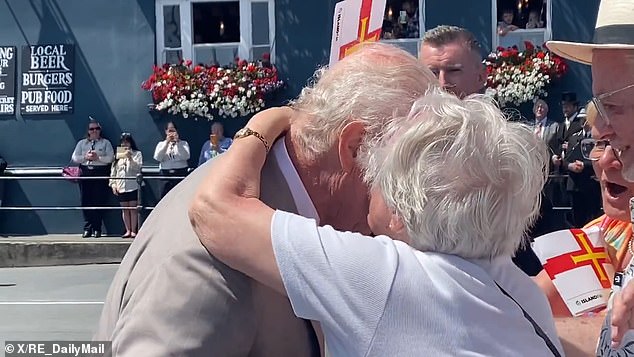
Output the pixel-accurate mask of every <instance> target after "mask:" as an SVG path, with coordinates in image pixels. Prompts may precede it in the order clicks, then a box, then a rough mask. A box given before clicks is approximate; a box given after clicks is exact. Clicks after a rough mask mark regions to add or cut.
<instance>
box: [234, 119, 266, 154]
mask: <svg viewBox="0 0 634 357" xmlns="http://www.w3.org/2000/svg"><path fill="white" fill-rule="evenodd" d="M248 136H255V137H256V138H258V139H260V141H261V142H262V144H264V149H266V153H267V154H268V153H269V151H270V150H271V147H270V146H269V142H268V141H266V139H265V138H264V136H262V134H260V133H258V132H257V131H255V130H251V129H250V128H248V127H246V126H245V127H244V128H242V129H240V130H238V132H237V133H236V135H235V136H234V137H233V139H234V140H237V139H242V138H246V137H248Z"/></svg>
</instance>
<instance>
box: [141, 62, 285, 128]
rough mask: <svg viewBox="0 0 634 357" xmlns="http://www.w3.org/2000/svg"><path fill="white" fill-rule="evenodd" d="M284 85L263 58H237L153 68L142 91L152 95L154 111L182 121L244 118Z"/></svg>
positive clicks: (275, 71)
mask: <svg viewBox="0 0 634 357" xmlns="http://www.w3.org/2000/svg"><path fill="white" fill-rule="evenodd" d="M283 86H284V82H283V81H282V80H280V79H279V78H278V73H277V69H276V68H275V66H273V65H272V64H271V63H270V62H269V61H268V57H267V56H266V55H265V56H263V60H262V61H258V62H257V63H253V62H247V61H245V60H240V59H238V58H236V61H235V63H234V65H232V66H226V67H221V66H216V65H212V66H202V65H196V66H192V61H190V60H188V61H181V63H179V64H164V65H163V66H154V69H153V71H152V74H151V75H150V77H149V78H148V79H147V80H146V81H145V82H143V84H142V86H141V87H142V88H143V89H144V90H147V91H150V92H151V93H152V99H153V102H154V103H153V104H152V105H151V109H152V110H155V111H158V112H163V113H168V114H172V115H181V116H182V117H183V118H193V119H198V118H206V119H208V120H212V119H214V117H216V116H219V117H223V118H236V117H244V116H247V115H250V114H254V113H256V112H258V111H260V110H262V109H263V108H265V105H266V102H265V101H266V99H267V97H268V96H269V95H270V94H272V93H274V92H276V91H277V90H279V89H280V88H282V87H283Z"/></svg>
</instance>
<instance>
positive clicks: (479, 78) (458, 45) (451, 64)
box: [420, 25, 486, 98]
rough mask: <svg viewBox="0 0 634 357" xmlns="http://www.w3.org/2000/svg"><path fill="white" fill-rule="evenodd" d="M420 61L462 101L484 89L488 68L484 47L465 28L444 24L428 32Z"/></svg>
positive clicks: (422, 44) (444, 86) (421, 50)
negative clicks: (485, 64)
mask: <svg viewBox="0 0 634 357" xmlns="http://www.w3.org/2000/svg"><path fill="white" fill-rule="evenodd" d="M420 60H421V61H422V62H423V64H425V65H426V66H427V67H428V68H429V69H430V70H431V71H432V72H433V73H434V74H435V75H436V77H438V80H439V81H440V84H441V85H442V86H443V88H445V89H446V90H448V91H450V92H453V93H454V94H456V95H457V96H459V97H460V98H464V97H465V96H467V95H470V94H474V93H482V92H483V90H484V85H485V84H486V68H485V67H484V64H483V63H482V53H481V50H480V45H479V43H478V41H477V40H476V39H475V37H474V36H473V34H472V33H471V32H469V31H468V30H466V29H464V28H461V27H457V26H447V25H441V26H438V27H435V28H433V29H431V30H429V31H427V32H426V33H425V36H424V37H423V40H422V43H421V49H420Z"/></svg>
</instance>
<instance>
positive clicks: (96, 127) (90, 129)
mask: <svg viewBox="0 0 634 357" xmlns="http://www.w3.org/2000/svg"><path fill="white" fill-rule="evenodd" d="M95 130H97V131H99V130H101V128H100V127H98V126H93V127H92V128H88V131H95Z"/></svg>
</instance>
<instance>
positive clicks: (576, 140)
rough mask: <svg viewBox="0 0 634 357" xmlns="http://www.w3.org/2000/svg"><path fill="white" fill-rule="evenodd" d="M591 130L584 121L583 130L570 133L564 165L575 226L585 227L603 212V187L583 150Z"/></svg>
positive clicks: (589, 137)
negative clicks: (582, 147) (583, 142)
mask: <svg viewBox="0 0 634 357" xmlns="http://www.w3.org/2000/svg"><path fill="white" fill-rule="evenodd" d="M590 130H591V127H590V125H589V124H588V123H584V125H583V126H582V127H581V130H579V131H577V132H575V133H572V134H570V136H569V141H568V154H567V155H566V157H565V160H564V165H563V169H564V170H565V172H566V173H567V174H568V180H567V181H566V191H567V192H568V194H569V195H570V198H571V200H572V220H571V221H572V222H571V223H572V224H573V226H574V227H583V226H584V225H585V224H586V223H588V222H589V221H590V220H592V219H594V218H596V217H598V216H599V215H600V214H601V187H600V185H599V182H598V181H597V180H596V179H595V177H594V170H593V169H592V161H590V160H588V159H585V158H584V157H583V154H582V152H581V142H582V141H583V140H584V139H591V137H592V136H591V133H590Z"/></svg>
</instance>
